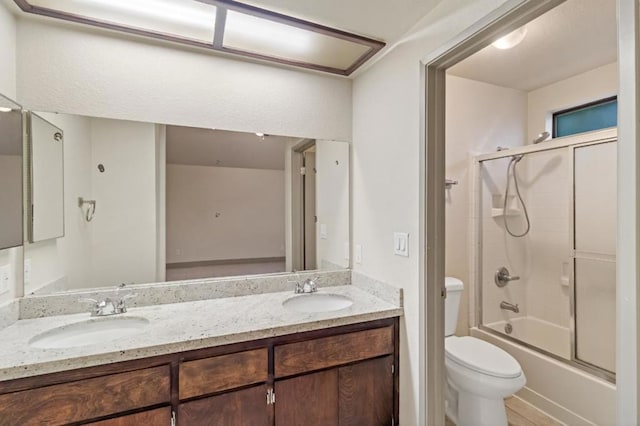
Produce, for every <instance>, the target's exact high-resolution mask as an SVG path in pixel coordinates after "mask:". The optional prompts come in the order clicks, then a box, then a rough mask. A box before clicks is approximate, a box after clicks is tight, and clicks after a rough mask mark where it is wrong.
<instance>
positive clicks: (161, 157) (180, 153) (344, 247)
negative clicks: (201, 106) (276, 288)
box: [24, 112, 350, 294]
mask: <svg viewBox="0 0 640 426" xmlns="http://www.w3.org/2000/svg"><path fill="white" fill-rule="evenodd" d="M33 117H38V118H39V119H41V120H42V122H40V124H42V125H44V123H46V124H48V125H50V126H51V127H47V129H48V131H49V132H51V131H54V133H55V132H58V133H60V135H61V136H60V137H63V141H64V149H63V150H62V147H61V145H60V146H56V147H57V148H60V151H58V150H54V151H52V152H53V154H52V155H51V157H55V158H56V163H55V165H54V164H51V163H50V162H38V161H34V162H32V167H33V170H32V173H33V175H34V176H44V175H45V174H53V175H55V174H56V173H57V170H58V169H56V167H57V165H58V164H59V165H61V167H62V168H61V169H60V170H61V172H62V175H63V182H60V185H58V182H57V181H55V184H56V185H55V189H56V193H55V194H49V195H51V197H52V199H51V200H48V199H47V200H46V201H42V203H43V207H42V209H43V210H45V209H52V212H53V213H52V215H54V216H55V214H57V213H58V212H60V214H61V215H62V217H63V220H62V225H63V226H62V228H59V227H58V228H55V227H54V226H53V225H52V226H51V229H52V230H53V229H56V230H57V231H60V229H63V230H64V235H63V236H59V237H57V238H53V239H41V240H38V239H34V240H33V241H32V242H30V243H29V244H26V246H25V254H24V256H25V270H26V271H27V273H26V274H25V293H26V294H42V293H50V292H57V291H69V290H78V289H85V288H96V287H109V286H117V285H121V284H126V285H135V284H145V283H153V282H161V281H176V280H189V279H203V278H210V277H223V276H239V275H254V274H270V273H283V272H291V271H296V270H303V269H304V270H309V269H343V268H348V267H349V255H348V247H349V235H350V232H349V216H350V214H349V144H348V143H345V142H335V141H326V140H313V139H301V138H295V137H286V136H275V135H266V134H261V133H242V132H231V131H224V130H214V129H203V128H192V127H181V126H172V125H164V124H156V123H143V122H133V121H124V120H112V119H104V118H96V117H87V116H80V115H70V114H55V113H47V112H37V113H35V114H34V115H33ZM32 124H33V122H32ZM62 135H63V136H62ZM48 146H49V148H51V149H53V147H52V146H51V145H48ZM54 146H55V145H54ZM54 154H55V155H54ZM58 154H59V155H60V156H61V158H60V159H59V160H60V161H58ZM41 169H42V170H41ZM62 183H63V185H62ZM62 186H63V187H64V190H63V191H62V190H61V189H60V188H62ZM55 197H58V198H56V199H53V198H55ZM39 204H40V201H39V200H37V199H36V200H34V205H35V208H36V209H37V208H38V205H39ZM52 219H53V218H52ZM56 224H59V223H58V222H56ZM52 232H53V231H52Z"/></svg>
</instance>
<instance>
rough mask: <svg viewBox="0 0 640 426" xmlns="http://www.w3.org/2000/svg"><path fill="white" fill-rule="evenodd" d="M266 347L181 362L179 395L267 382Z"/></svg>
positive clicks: (198, 393)
mask: <svg viewBox="0 0 640 426" xmlns="http://www.w3.org/2000/svg"><path fill="white" fill-rule="evenodd" d="M268 374H269V353H268V350H267V348H260V349H255V350H251V351H245V352H238V353H235V354H230V355H221V356H216V357H212V358H205V359H198V360H195V361H188V362H185V363H182V364H180V391H179V393H180V399H187V398H192V397H195V396H200V395H206V394H210V393H215V392H220V391H224V390H228V389H233V388H237V387H240V386H246V385H252V384H254V383H261V382H266V381H267V378H268Z"/></svg>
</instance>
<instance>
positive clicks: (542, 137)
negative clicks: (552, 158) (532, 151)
mask: <svg viewBox="0 0 640 426" xmlns="http://www.w3.org/2000/svg"><path fill="white" fill-rule="evenodd" d="M549 136H551V134H550V133H549V132H542V133H540V134H539V135H538V136H536V138H535V139H534V140H533V144H534V145H535V144H537V143H540V142H544V141H546V140H547V139H548V138H549Z"/></svg>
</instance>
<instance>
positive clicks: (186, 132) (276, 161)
mask: <svg viewBox="0 0 640 426" xmlns="http://www.w3.org/2000/svg"><path fill="white" fill-rule="evenodd" d="M295 140H299V138H289V137H284V136H270V135H265V137H264V139H261V138H259V137H258V136H256V135H255V133H243V132H230V131H226V130H212V129H199V128H195V127H181V126H167V163H169V164H186V165H192V166H212V167H215V166H218V167H240V168H246V169H272V170H284V153H285V149H286V145H287V143H288V142H290V141H295Z"/></svg>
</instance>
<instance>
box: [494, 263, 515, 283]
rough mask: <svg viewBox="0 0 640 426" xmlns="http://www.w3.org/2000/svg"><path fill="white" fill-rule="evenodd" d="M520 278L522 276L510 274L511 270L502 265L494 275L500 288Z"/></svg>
mask: <svg viewBox="0 0 640 426" xmlns="http://www.w3.org/2000/svg"><path fill="white" fill-rule="evenodd" d="M519 279H520V277H519V276H517V275H513V276H512V275H510V274H509V270H508V269H507V268H505V267H504V266H501V267H500V268H499V269H498V270H497V271H496V273H495V275H494V281H495V282H496V285H497V286H498V287H500V288H502V287H504V286H506V285H507V284H509V283H510V282H511V281H517V280H519Z"/></svg>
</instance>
